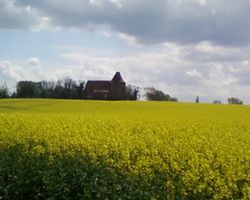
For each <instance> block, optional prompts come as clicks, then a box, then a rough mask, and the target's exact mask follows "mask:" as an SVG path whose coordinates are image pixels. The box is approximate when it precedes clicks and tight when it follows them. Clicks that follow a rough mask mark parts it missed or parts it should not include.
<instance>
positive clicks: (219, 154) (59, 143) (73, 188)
mask: <svg viewBox="0 0 250 200" xmlns="http://www.w3.org/2000/svg"><path fill="white" fill-rule="evenodd" d="M249 121H250V107H249V106H233V105H209V104H190V103H189V104H188V103H166V102H125V101H118V102H105V101H80V100H67V101H66V100H39V99H37V100H28V99H18V100H15V99H11V100H0V127H1V128H0V199H17V198H19V199H69V198H71V199H250V123H249Z"/></svg>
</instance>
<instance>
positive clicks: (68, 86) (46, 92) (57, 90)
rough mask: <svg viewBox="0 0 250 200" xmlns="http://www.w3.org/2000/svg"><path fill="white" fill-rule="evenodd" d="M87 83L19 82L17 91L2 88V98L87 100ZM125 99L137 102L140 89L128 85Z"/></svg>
mask: <svg viewBox="0 0 250 200" xmlns="http://www.w3.org/2000/svg"><path fill="white" fill-rule="evenodd" d="M84 89H85V81H75V80H73V79H71V78H64V79H59V80H57V81H44V80H43V81H38V82H35V81H19V82H17V84H16V91H14V92H13V93H12V94H10V93H9V90H8V88H7V85H6V84H3V85H2V86H0V98H51V99H85V98H86V94H85V91H84ZM125 98H126V99H127V100H137V98H138V87H136V86H132V85H127V86H126V92H125Z"/></svg>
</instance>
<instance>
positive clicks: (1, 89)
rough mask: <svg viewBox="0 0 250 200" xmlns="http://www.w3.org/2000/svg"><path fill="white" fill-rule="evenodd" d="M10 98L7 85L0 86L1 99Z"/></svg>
mask: <svg viewBox="0 0 250 200" xmlns="http://www.w3.org/2000/svg"><path fill="white" fill-rule="evenodd" d="M8 97H9V90H8V88H7V85H6V83H4V84H3V85H1V86H0V98H8Z"/></svg>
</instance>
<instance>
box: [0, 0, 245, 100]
mask: <svg viewBox="0 0 250 200" xmlns="http://www.w3.org/2000/svg"><path fill="white" fill-rule="evenodd" d="M249 8H250V1H249V0H237V1H236V0H0V85H2V84H4V83H5V82H6V83H7V85H8V87H9V88H10V90H11V91H13V90H14V89H15V84H16V83H17V82H18V81H20V80H32V81H39V80H48V81H55V80H58V79H62V78H64V77H71V78H73V79H74V80H93V79H94V80H99V79H100V80H109V79H112V77H113V75H114V73H115V72H116V71H120V72H121V74H122V76H123V78H124V80H126V82H127V83H129V84H132V85H136V86H139V87H141V88H144V87H150V86H154V87H156V88H158V89H161V90H162V91H164V92H165V93H168V94H170V95H171V96H174V97H177V98H178V100H179V101H182V102H186V101H187V102H194V101H195V99H196V96H199V99H200V102H213V101H214V100H221V101H222V102H224V103H226V102H227V98H228V97H237V98H239V99H241V100H243V102H244V103H245V104H250V63H249V62H250V12H249Z"/></svg>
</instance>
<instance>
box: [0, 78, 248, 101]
mask: <svg viewBox="0 0 250 200" xmlns="http://www.w3.org/2000/svg"><path fill="white" fill-rule="evenodd" d="M84 89H85V81H75V80H73V79H71V78H64V79H59V80H57V81H44V80H43V81H38V82H35V81H19V82H18V83H17V85H16V91H14V92H13V93H12V94H10V92H9V89H8V87H7V84H6V83H4V84H3V85H0V98H51V99H86V94H85V91H84ZM139 89H140V88H139V87H136V86H132V85H127V86H126V94H125V95H126V99H127V100H137V99H138V95H139V94H138V92H139ZM144 92H145V93H144V96H145V98H146V99H147V100H148V101H173V102H177V101H178V99H177V98H176V97H172V96H170V95H169V94H166V93H164V92H163V91H161V90H159V89H157V88H155V87H146V88H144ZM227 100H228V103H229V104H238V105H242V104H243V101H242V100H240V99H238V98H236V97H230V98H228V99H227ZM195 102H196V103H199V97H198V96H197V97H196V101H195ZM213 103H214V104H221V103H222V102H221V101H220V100H214V102H213Z"/></svg>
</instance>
